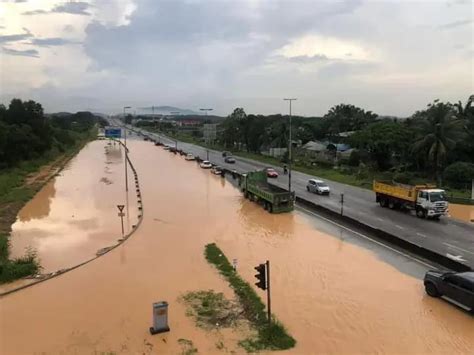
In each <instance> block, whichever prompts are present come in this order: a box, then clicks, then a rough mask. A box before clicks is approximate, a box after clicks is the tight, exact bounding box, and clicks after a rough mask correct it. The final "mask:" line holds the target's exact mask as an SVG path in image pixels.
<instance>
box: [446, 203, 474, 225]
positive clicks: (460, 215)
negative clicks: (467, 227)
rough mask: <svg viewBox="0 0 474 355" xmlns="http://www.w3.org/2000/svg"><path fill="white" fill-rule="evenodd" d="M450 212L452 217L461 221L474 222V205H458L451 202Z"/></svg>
mask: <svg viewBox="0 0 474 355" xmlns="http://www.w3.org/2000/svg"><path fill="white" fill-rule="evenodd" d="M449 214H450V215H451V217H453V218H456V219H459V220H461V221H464V222H471V223H474V206H472V205H457V204H454V203H450V204H449Z"/></svg>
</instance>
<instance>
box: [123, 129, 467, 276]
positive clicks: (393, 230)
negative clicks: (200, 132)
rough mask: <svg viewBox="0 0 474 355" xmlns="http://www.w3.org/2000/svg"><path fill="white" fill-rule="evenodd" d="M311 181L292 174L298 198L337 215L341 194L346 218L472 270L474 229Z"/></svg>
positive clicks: (190, 147)
mask: <svg viewBox="0 0 474 355" xmlns="http://www.w3.org/2000/svg"><path fill="white" fill-rule="evenodd" d="M114 122H115V124H117V125H120V124H121V123H120V122H119V121H117V120H115V121H114ZM132 129H133V130H134V131H136V132H140V133H142V134H144V135H147V136H149V137H151V138H153V139H155V140H161V141H162V142H164V143H167V144H170V145H174V144H175V142H176V141H175V140H173V139H170V138H169V137H166V136H163V135H158V134H155V133H150V132H148V131H146V130H142V129H139V128H136V127H133V128H132ZM178 148H179V149H182V150H184V151H186V152H188V153H192V154H194V155H196V156H199V157H201V158H202V159H206V158H207V154H209V160H210V161H211V162H212V163H214V164H218V165H220V166H225V167H228V168H233V169H235V170H236V171H238V172H247V171H252V170H255V169H261V168H263V167H265V166H268V165H266V164H264V163H261V162H258V161H255V160H250V159H246V158H241V157H238V156H235V159H236V163H235V164H227V163H225V162H224V158H223V157H222V152H219V151H215V150H207V149H206V148H203V147H200V146H197V145H194V144H190V143H185V142H178ZM274 168H276V170H277V171H278V172H279V174H280V176H279V177H278V178H277V179H274V180H272V183H274V184H275V185H278V186H280V187H283V188H287V187H288V177H287V176H285V175H283V169H282V168H281V167H274ZM310 178H317V176H311V175H308V174H304V173H301V172H298V171H293V172H292V188H293V189H294V191H295V192H296V194H297V196H299V197H301V198H303V199H305V200H309V201H312V202H315V203H317V204H319V205H321V206H323V207H326V208H328V209H330V210H332V211H336V212H338V211H340V209H341V205H340V198H341V194H344V214H345V215H346V216H348V217H351V218H353V219H355V220H358V221H361V222H362V223H364V224H366V225H369V226H371V227H373V228H376V229H379V230H382V231H384V232H387V233H390V234H393V235H396V236H398V237H400V238H402V239H405V240H407V241H409V242H410V243H413V244H415V245H418V246H421V247H423V248H426V249H429V250H432V251H434V252H436V253H438V254H441V255H444V256H447V257H449V258H452V259H454V260H457V261H459V262H461V263H463V264H465V265H468V266H469V267H471V268H474V225H472V224H469V223H464V222H461V221H457V220H454V219H451V218H442V219H441V220H440V221H433V220H420V219H418V218H416V217H415V215H414V214H411V213H402V212H400V211H392V210H389V209H384V208H381V207H380V206H379V205H378V204H376V202H375V195H374V193H373V192H372V191H370V190H366V189H362V188H358V187H354V186H350V185H346V184H341V183H338V182H334V181H328V180H326V179H324V180H326V182H327V183H328V184H329V185H330V187H331V195H330V196H319V195H315V194H312V193H309V192H307V191H306V183H307V181H308V179H310Z"/></svg>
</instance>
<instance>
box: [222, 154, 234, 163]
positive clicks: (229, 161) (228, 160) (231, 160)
mask: <svg viewBox="0 0 474 355" xmlns="http://www.w3.org/2000/svg"><path fill="white" fill-rule="evenodd" d="M224 161H225V162H226V163H228V164H235V158H234V157H233V156H232V155H230V156H226V157H225V159H224Z"/></svg>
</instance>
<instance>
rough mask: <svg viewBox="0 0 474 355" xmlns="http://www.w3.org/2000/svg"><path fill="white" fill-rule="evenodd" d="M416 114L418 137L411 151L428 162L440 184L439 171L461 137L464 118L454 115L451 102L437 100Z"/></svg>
mask: <svg viewBox="0 0 474 355" xmlns="http://www.w3.org/2000/svg"><path fill="white" fill-rule="evenodd" d="M416 115H417V118H416V120H415V122H414V124H415V126H417V128H418V134H419V138H418V139H417V140H416V142H415V144H414V145H413V151H414V152H415V153H416V154H417V155H418V156H419V157H422V158H423V159H425V160H426V161H427V162H428V163H429V165H430V166H431V167H432V168H433V170H434V174H435V177H436V180H437V181H438V184H440V185H441V174H440V173H441V172H442V171H443V167H444V166H445V164H446V158H447V155H448V153H449V151H450V150H452V149H453V148H454V147H455V146H456V142H457V141H459V140H460V138H461V137H462V133H463V125H464V120H463V119H459V118H457V117H456V115H455V113H454V110H453V106H452V105H451V104H449V103H442V102H438V101H437V100H435V101H434V102H433V104H429V105H428V109H427V110H425V111H422V112H419V113H417V114H416Z"/></svg>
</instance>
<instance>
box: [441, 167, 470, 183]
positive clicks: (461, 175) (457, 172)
mask: <svg viewBox="0 0 474 355" xmlns="http://www.w3.org/2000/svg"><path fill="white" fill-rule="evenodd" d="M444 179H445V182H446V183H447V184H448V185H449V186H451V187H454V188H465V187H466V185H469V184H470V183H471V181H472V180H473V179H474V164H472V163H466V162H457V163H454V164H451V165H449V166H448V167H447V168H446V169H444Z"/></svg>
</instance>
